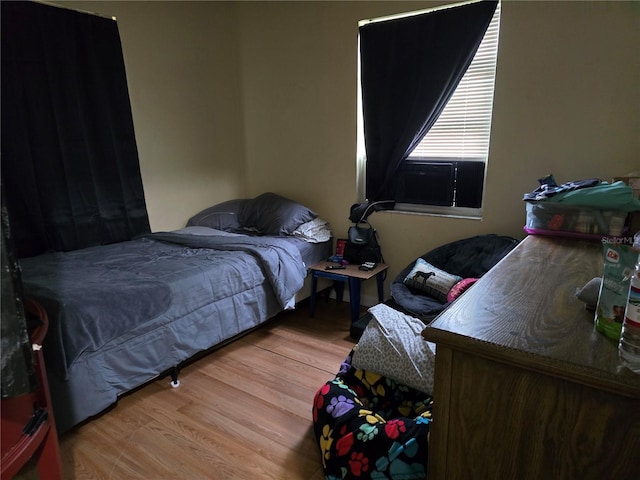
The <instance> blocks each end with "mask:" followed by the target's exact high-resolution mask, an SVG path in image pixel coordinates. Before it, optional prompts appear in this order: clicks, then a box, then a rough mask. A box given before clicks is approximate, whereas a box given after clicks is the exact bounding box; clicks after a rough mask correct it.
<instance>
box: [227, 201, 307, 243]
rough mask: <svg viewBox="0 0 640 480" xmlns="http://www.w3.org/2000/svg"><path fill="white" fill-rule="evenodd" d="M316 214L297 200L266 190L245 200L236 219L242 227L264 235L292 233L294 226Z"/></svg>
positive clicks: (296, 226)
mask: <svg viewBox="0 0 640 480" xmlns="http://www.w3.org/2000/svg"><path fill="white" fill-rule="evenodd" d="M317 216H318V214H317V213H315V212H314V211H313V210H310V209H309V208H307V207H305V206H304V205H302V204H300V203H298V202H294V201H293V200H289V199H288V198H285V197H282V196H280V195H277V194H275V193H270V192H268V193H263V194H262V195H258V196H257V197H255V198H252V199H251V200H247V201H246V202H245V203H244V205H243V206H242V208H241V209H240V213H239V215H238V220H239V221H240V224H241V225H242V226H243V227H244V228H255V229H256V230H257V231H258V232H260V233H262V234H264V235H292V234H293V232H294V230H295V229H296V228H298V227H299V226H300V225H302V224H303V223H306V222H310V221H311V220H313V219H314V218H316V217H317Z"/></svg>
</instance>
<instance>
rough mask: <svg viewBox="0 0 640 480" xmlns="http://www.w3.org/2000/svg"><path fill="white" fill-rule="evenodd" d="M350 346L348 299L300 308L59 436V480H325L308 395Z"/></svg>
mask: <svg viewBox="0 0 640 480" xmlns="http://www.w3.org/2000/svg"><path fill="white" fill-rule="evenodd" d="M354 343H355V342H354V340H353V339H352V338H351V337H350V336H349V304H348V303H347V302H344V303H336V302H335V300H331V299H329V300H327V301H326V302H325V301H324V300H319V302H318V306H317V309H316V315H315V318H309V315H308V303H307V302H302V303H301V304H300V305H299V306H298V308H297V309H296V310H293V311H288V312H283V313H282V314H280V315H278V316H277V317H276V318H274V319H273V320H271V321H270V322H269V323H267V324H265V325H263V326H261V327H259V328H258V329H257V330H255V331H253V332H252V333H250V334H248V335H246V336H244V337H242V338H240V339H238V340H236V341H234V342H233V343H231V344H229V345H226V346H224V347H222V348H220V349H219V350H216V351H214V352H212V353H210V354H209V355H207V356H206V357H204V358H201V359H199V360H197V361H196V362H194V363H192V364H191V365H188V366H187V367H185V368H184V369H183V370H182V371H181V372H180V377H179V378H180V382H181V385H180V387H179V388H175V389H174V388H171V387H170V385H169V380H170V379H169V378H168V377H166V378H162V379H159V380H157V381H154V382H152V383H149V384H148V385H146V386H144V387H142V388H141V389H138V390H137V391H135V392H133V393H131V394H129V395H126V396H124V397H123V398H121V399H120V400H119V402H118V404H117V405H116V406H115V407H114V408H112V409H110V410H109V411H107V412H106V413H104V414H102V415H100V416H98V417H97V418H94V419H92V420H91V421H89V422H87V423H85V424H83V425H81V426H79V427H76V428H75V429H72V430H71V431H70V432H68V433H66V434H64V435H62V437H61V439H60V448H61V454H62V461H63V473H64V478H65V479H158V480H162V479H189V480H190V479H212V480H218V479H220V480H225V479H233V480H236V479H238V480H244V479H247V480H256V479H287V480H297V479H305V480H306V479H309V480H320V479H323V478H324V475H323V473H322V466H321V463H320V455H319V450H318V448H317V446H316V443H315V441H314V439H313V432H312V421H311V407H312V402H313V396H314V394H315V392H316V390H317V389H318V388H320V387H321V386H322V385H323V384H324V383H325V382H326V381H327V380H329V379H331V378H333V376H334V375H335V373H336V372H337V371H338V369H339V367H340V363H341V362H342V360H343V359H344V358H345V357H346V355H347V353H348V352H349V350H350V349H351V348H352V347H353V345H354ZM17 478H19V479H29V478H37V474H36V473H35V469H34V468H33V466H31V465H28V466H27V467H26V468H25V469H24V470H23V471H22V472H21V473H20V474H19V475H18V477H17Z"/></svg>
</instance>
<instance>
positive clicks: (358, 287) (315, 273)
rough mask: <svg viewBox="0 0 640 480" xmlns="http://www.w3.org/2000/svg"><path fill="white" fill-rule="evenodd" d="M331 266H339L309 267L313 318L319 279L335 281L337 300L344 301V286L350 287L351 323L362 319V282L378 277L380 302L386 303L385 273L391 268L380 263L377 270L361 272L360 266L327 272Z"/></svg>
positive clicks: (327, 263) (321, 264)
mask: <svg viewBox="0 0 640 480" xmlns="http://www.w3.org/2000/svg"><path fill="white" fill-rule="evenodd" d="M330 265H337V264H336V263H333V262H320V263H316V264H315V265H312V266H311V267H309V270H311V299H310V305H309V314H310V315H311V316H312V317H313V315H314V314H315V311H316V289H317V287H318V278H328V279H329V280H333V285H334V288H335V290H336V298H337V300H338V301H339V302H341V301H342V298H343V294H344V284H345V283H347V284H348V285H349V303H350V307H351V323H353V322H355V321H357V320H358V318H360V293H361V291H362V282H364V281H365V280H369V279H370V278H372V277H376V280H377V283H378V301H379V302H380V303H382V302H383V301H384V288H383V281H384V272H385V271H386V270H387V268H389V266H388V265H387V264H385V263H379V264H378V265H376V268H374V269H373V270H369V271H363V270H360V268H359V267H360V265H346V267H345V269H344V270H327V269H326V268H327V267H328V266H330Z"/></svg>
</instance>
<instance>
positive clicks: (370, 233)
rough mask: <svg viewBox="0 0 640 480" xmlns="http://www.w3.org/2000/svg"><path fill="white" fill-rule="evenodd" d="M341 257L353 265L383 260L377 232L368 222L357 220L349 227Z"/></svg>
mask: <svg viewBox="0 0 640 480" xmlns="http://www.w3.org/2000/svg"><path fill="white" fill-rule="evenodd" d="M343 258H344V259H345V260H346V261H347V262H349V263H351V264H354V265H357V264H362V263H364V262H375V263H379V262H382V261H383V260H382V249H381V248H380V245H379V244H378V236H377V233H376V231H375V229H374V228H373V227H372V226H371V225H370V224H369V223H368V222H358V223H356V224H355V225H354V226H352V227H349V232H348V236H347V244H346V245H345V247H344V253H343Z"/></svg>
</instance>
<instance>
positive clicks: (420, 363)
mask: <svg viewBox="0 0 640 480" xmlns="http://www.w3.org/2000/svg"><path fill="white" fill-rule="evenodd" d="M369 312H371V314H372V315H373V318H372V319H371V321H370V322H369V324H368V325H367V327H366V328H365V329H364V332H363V333H362V337H360V341H359V342H358V345H356V347H355V349H354V352H353V358H352V365H353V366H354V367H355V368H358V369H361V370H369V371H371V372H376V373H379V374H380V375H383V376H385V377H388V378H390V379H392V380H395V381H396V382H398V383H401V384H403V385H407V386H409V387H412V388H414V389H416V390H419V391H421V392H425V393H428V394H429V395H431V394H432V393H433V371H434V368H435V350H436V346H435V345H434V344H433V343H430V342H427V341H426V340H425V339H424V338H423V337H422V335H421V332H422V330H423V329H424V327H425V325H424V323H422V321H420V320H419V319H417V318H414V317H410V316H408V315H405V314H404V313H401V312H399V311H397V310H394V309H393V308H391V307H389V306H387V305H385V304H383V303H381V304H379V305H376V306H374V307H371V308H370V309H369Z"/></svg>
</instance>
